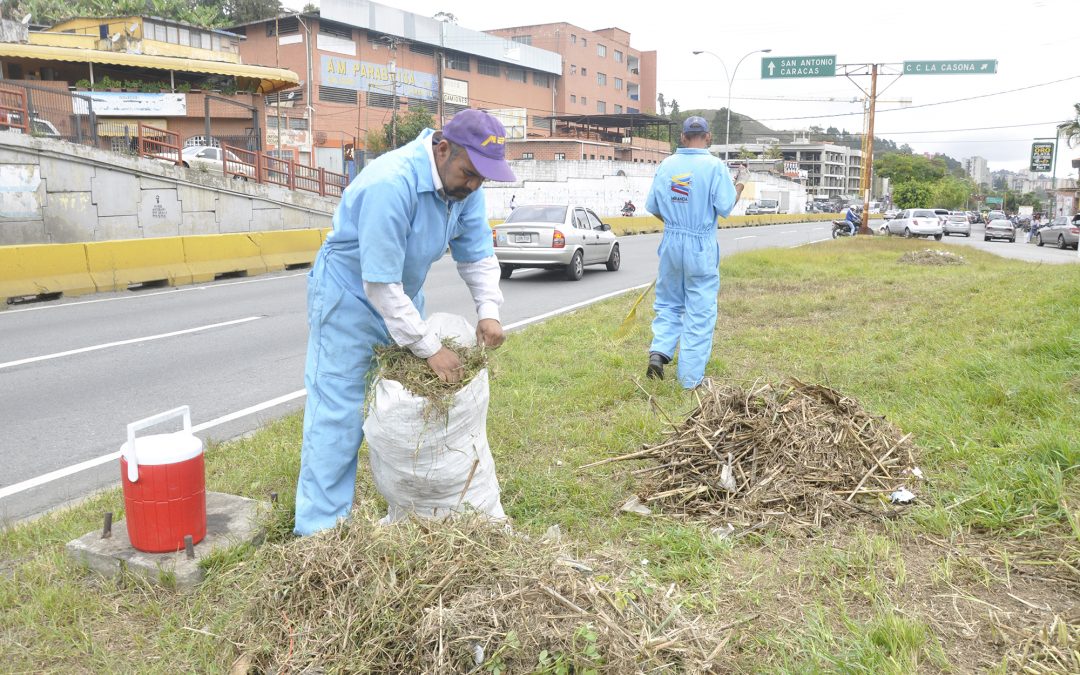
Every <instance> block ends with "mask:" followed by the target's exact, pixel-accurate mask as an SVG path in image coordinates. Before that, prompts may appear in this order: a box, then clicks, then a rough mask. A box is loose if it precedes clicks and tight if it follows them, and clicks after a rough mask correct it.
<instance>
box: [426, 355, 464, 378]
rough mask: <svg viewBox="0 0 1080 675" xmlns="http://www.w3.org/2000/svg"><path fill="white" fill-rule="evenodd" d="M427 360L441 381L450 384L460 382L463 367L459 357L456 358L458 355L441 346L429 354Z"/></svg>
mask: <svg viewBox="0 0 1080 675" xmlns="http://www.w3.org/2000/svg"><path fill="white" fill-rule="evenodd" d="M427 362H428V365H429V366H431V369H432V370H434V371H435V374H436V375H438V376H439V379H440V380H442V381H443V382H449V383H450V384H455V383H457V382H461V376H462V375H463V374H464V372H465V367H464V366H462V365H461V359H459V358H458V355H457V354H455V353H454V352H452V351H450V350H449V349H447V348H446V347H442V348H441V349H439V351H437V352H435V354H433V355H432V356H429V357H428V360H427Z"/></svg>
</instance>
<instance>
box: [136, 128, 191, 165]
mask: <svg viewBox="0 0 1080 675" xmlns="http://www.w3.org/2000/svg"><path fill="white" fill-rule="evenodd" d="M162 138H164V139H165V140H161V139H162ZM138 144H139V145H138V147H139V156H140V157H149V158H150V159H159V160H167V161H172V162H173V163H174V164H177V165H179V164H180V163H181V161H182V160H181V158H180V134H178V133H176V132H175V131H167V130H165V129H159V128H157V127H152V126H150V125H148V124H143V123H142V122H139V135H138Z"/></svg>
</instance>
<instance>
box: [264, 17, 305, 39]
mask: <svg viewBox="0 0 1080 675" xmlns="http://www.w3.org/2000/svg"><path fill="white" fill-rule="evenodd" d="M275 24H277V32H276V33H275V31H274V25H275ZM299 32H300V20H299V19H297V18H296V17H295V16H290V17H286V18H283V19H278V20H277V21H276V22H275V21H267V22H266V37H272V36H274V35H275V34H276V35H289V34H290V33H299Z"/></svg>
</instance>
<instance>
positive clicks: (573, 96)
mask: <svg viewBox="0 0 1080 675" xmlns="http://www.w3.org/2000/svg"><path fill="white" fill-rule="evenodd" d="M570 102H571V103H577V94H570Z"/></svg>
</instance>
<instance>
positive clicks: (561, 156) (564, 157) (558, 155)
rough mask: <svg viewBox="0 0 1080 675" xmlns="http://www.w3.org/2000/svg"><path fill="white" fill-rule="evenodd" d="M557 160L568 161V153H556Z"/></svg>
mask: <svg viewBox="0 0 1080 675" xmlns="http://www.w3.org/2000/svg"><path fill="white" fill-rule="evenodd" d="M555 159H566V153H565V152H556V153H555Z"/></svg>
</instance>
